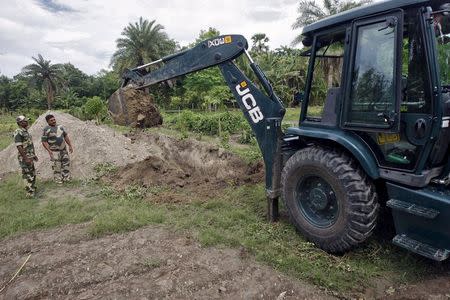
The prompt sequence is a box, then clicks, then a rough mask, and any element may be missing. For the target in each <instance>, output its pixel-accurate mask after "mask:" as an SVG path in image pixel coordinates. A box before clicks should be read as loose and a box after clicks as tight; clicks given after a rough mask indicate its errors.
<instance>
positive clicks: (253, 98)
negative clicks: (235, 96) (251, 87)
mask: <svg viewBox="0 0 450 300" xmlns="http://www.w3.org/2000/svg"><path fill="white" fill-rule="evenodd" d="M248 100H250V101H251V104H250V103H248ZM242 103H244V106H245V108H246V109H248V110H250V109H252V108H253V107H255V106H256V100H255V97H253V95H252V94H246V95H245V96H244V97H242Z"/></svg>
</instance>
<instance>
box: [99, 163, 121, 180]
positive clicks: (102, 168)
mask: <svg viewBox="0 0 450 300" xmlns="http://www.w3.org/2000/svg"><path fill="white" fill-rule="evenodd" d="M117 170H118V168H117V166H115V165H114V164H112V163H100V164H98V165H96V166H95V167H94V171H95V174H96V176H97V177H98V178H100V177H103V176H105V175H110V174H113V173H115V172H116V171H117Z"/></svg>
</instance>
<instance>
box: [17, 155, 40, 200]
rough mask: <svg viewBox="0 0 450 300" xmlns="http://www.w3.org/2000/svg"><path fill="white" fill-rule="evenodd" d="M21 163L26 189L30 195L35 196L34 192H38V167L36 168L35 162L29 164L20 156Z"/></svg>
mask: <svg viewBox="0 0 450 300" xmlns="http://www.w3.org/2000/svg"><path fill="white" fill-rule="evenodd" d="M19 165H20V168H21V169H22V178H23V180H24V182H25V190H26V191H27V194H28V195H29V196H34V193H35V192H36V169H35V168H34V162H31V164H27V163H26V162H24V161H23V158H22V157H21V156H19Z"/></svg>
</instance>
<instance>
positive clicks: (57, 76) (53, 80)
mask: <svg viewBox="0 0 450 300" xmlns="http://www.w3.org/2000/svg"><path fill="white" fill-rule="evenodd" d="M33 60H34V61H35V62H36V63H34V64H30V65H27V66H25V67H24V68H23V69H22V73H23V75H25V76H31V78H32V79H33V80H35V82H36V83H37V84H39V85H42V88H43V89H44V91H45V94H46V96H47V108H48V109H51V108H52V103H53V99H54V98H55V91H56V88H57V85H58V83H60V82H61V81H62V77H61V76H62V72H63V69H64V66H63V65H62V64H51V61H50V60H45V59H44V58H43V57H42V55H40V54H38V57H37V58H35V57H33Z"/></svg>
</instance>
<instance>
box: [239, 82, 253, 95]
mask: <svg viewBox="0 0 450 300" xmlns="http://www.w3.org/2000/svg"><path fill="white" fill-rule="evenodd" d="M236 92H237V93H238V94H239V96H244V95H245V94H247V93H249V92H250V89H249V88H246V89H245V90H242V87H241V85H240V84H238V85H237V86H236Z"/></svg>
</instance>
